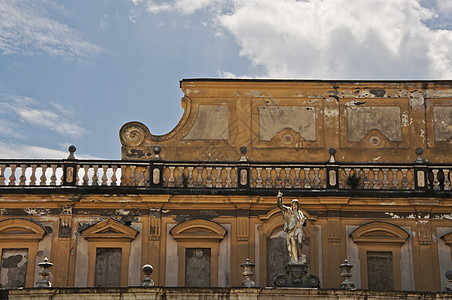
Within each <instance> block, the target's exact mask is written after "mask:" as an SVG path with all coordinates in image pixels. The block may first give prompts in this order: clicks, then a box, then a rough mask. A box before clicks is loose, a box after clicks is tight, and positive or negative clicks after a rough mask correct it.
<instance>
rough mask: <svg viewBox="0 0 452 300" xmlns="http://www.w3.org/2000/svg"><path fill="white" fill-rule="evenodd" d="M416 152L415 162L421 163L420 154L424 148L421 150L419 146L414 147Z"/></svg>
mask: <svg viewBox="0 0 452 300" xmlns="http://www.w3.org/2000/svg"><path fill="white" fill-rule="evenodd" d="M415 151H416V154H417V159H416V163H423V162H424V160H423V159H422V157H421V155H422V153H423V152H424V150H422V148H421V147H418V148H416V150H415Z"/></svg>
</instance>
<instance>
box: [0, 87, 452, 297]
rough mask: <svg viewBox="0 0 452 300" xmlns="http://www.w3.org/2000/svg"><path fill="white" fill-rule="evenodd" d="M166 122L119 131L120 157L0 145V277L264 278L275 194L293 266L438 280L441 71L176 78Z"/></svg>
mask: <svg viewBox="0 0 452 300" xmlns="http://www.w3.org/2000/svg"><path fill="white" fill-rule="evenodd" d="M181 88H182V90H183V92H184V97H183V98H182V107H183V108H184V114H183V116H182V118H181V120H180V122H179V124H178V125H177V126H176V127H175V128H174V129H173V130H172V131H171V132H170V133H168V134H165V135H160V136H157V135H153V134H151V133H150V131H149V130H148V128H147V127H146V126H145V125H144V124H142V123H140V122H129V123H127V124H124V126H122V128H121V129H120V132H119V137H120V140H121V144H122V152H121V153H122V154H121V160H116V161H106V160H105V161H104V160H78V159H76V155H75V156H74V151H75V149H70V151H71V153H70V155H69V157H68V159H66V160H4V159H3V160H1V159H0V252H1V271H0V276H1V277H0V284H1V286H2V287H5V288H14V287H21V286H22V287H23V286H25V287H32V286H33V285H34V284H35V283H36V281H37V280H38V272H39V270H38V268H37V263H38V262H40V261H42V260H43V259H44V257H48V258H49V260H50V261H52V262H53V263H54V267H53V268H52V272H53V273H52V276H53V277H52V283H53V286H55V287H97V286H114V287H126V286H137V285H139V284H140V280H142V279H143V275H142V274H141V272H140V269H141V266H142V265H144V264H147V263H149V264H151V265H152V266H153V267H154V272H153V274H152V275H151V278H152V279H153V280H154V282H155V284H156V285H158V286H166V287H178V286H179V287H235V286H240V285H241V282H242V281H243V276H242V275H241V273H242V268H241V266H240V265H241V264H242V263H244V262H245V260H246V259H247V258H249V259H250V261H251V262H253V263H254V264H255V265H256V266H255V268H254V274H255V275H254V281H255V282H256V285H257V286H258V287H266V286H273V279H274V277H275V276H276V275H278V274H281V273H284V272H285V271H284V268H285V264H286V262H287V260H288V253H287V248H286V241H285V232H284V230H283V227H284V221H283V218H282V214H281V212H280V210H279V208H277V205H276V195H277V193H278V191H282V192H283V194H284V203H286V204H288V203H290V201H291V200H292V199H293V198H297V199H298V200H299V201H300V207H301V210H302V212H303V213H304V215H305V216H306V217H307V219H308V222H307V226H306V227H304V231H305V234H306V237H307V238H306V243H305V245H304V247H303V249H304V250H303V252H304V254H305V255H306V256H307V260H308V263H309V272H310V273H311V274H315V275H317V276H318V277H319V278H320V285H321V287H322V288H339V285H340V282H341V276H340V269H339V265H340V264H341V263H343V262H344V259H348V261H349V262H350V263H352V264H353V266H354V267H353V268H352V274H353V277H352V278H351V280H352V281H354V282H355V284H356V287H357V288H359V289H369V290H408V291H441V290H444V289H445V287H446V285H447V284H448V281H447V279H446V278H445V276H444V273H445V271H446V270H448V269H452V252H451V247H452V221H451V219H452V194H451V183H450V171H451V167H452V156H451V153H452V152H451V149H452V146H451V143H452V81H320V80H319V81H316V80H214V79H188V80H182V81H181Z"/></svg>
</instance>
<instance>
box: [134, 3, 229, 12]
mask: <svg viewBox="0 0 452 300" xmlns="http://www.w3.org/2000/svg"><path fill="white" fill-rule="evenodd" d="M131 1H132V3H133V4H134V5H136V6H141V7H143V8H144V9H145V10H146V11H147V12H149V13H153V14H158V13H161V12H167V11H176V12H178V13H181V14H184V15H189V14H192V13H194V12H196V11H198V10H201V9H205V8H210V9H213V10H215V11H218V9H223V7H228V6H229V5H230V3H229V2H231V1H229V0H174V1H172V2H165V3H163V4H157V3H156V1H155V0H131Z"/></svg>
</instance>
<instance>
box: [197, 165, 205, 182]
mask: <svg viewBox="0 0 452 300" xmlns="http://www.w3.org/2000/svg"><path fill="white" fill-rule="evenodd" d="M203 169H204V168H203V167H196V170H197V171H198V178H197V179H196V187H202V181H203V180H202V171H203Z"/></svg>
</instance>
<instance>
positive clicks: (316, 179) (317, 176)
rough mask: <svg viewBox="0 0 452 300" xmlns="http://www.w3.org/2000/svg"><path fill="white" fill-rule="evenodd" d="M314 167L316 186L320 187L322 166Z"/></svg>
mask: <svg viewBox="0 0 452 300" xmlns="http://www.w3.org/2000/svg"><path fill="white" fill-rule="evenodd" d="M313 169H314V188H320V176H319V172H320V168H313Z"/></svg>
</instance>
